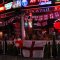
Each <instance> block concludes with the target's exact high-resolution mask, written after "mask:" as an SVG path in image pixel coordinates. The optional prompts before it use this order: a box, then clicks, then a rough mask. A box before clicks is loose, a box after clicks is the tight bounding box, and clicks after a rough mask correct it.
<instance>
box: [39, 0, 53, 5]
mask: <svg viewBox="0 0 60 60" xmlns="http://www.w3.org/2000/svg"><path fill="white" fill-rule="evenodd" d="M51 3H52V2H51V1H47V2H40V3H39V5H45V4H51Z"/></svg>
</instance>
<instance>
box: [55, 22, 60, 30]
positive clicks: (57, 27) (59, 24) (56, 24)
mask: <svg viewBox="0 0 60 60" xmlns="http://www.w3.org/2000/svg"><path fill="white" fill-rule="evenodd" d="M54 28H55V29H60V21H57V22H55V23H54Z"/></svg>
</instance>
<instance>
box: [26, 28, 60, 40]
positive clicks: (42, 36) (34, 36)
mask: <svg viewBox="0 0 60 60" xmlns="http://www.w3.org/2000/svg"><path fill="white" fill-rule="evenodd" d="M54 32H55V30H54V28H53V27H52V28H49V29H45V28H44V29H37V30H33V31H32V33H31V34H30V32H26V37H25V40H52V39H53V33H54ZM55 33H56V32H55ZM55 35H56V39H57V40H59V39H60V35H59V33H58V32H57V33H56V34H55Z"/></svg>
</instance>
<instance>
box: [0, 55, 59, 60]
mask: <svg viewBox="0 0 60 60" xmlns="http://www.w3.org/2000/svg"><path fill="white" fill-rule="evenodd" d="M0 60H60V59H53V58H52V59H40V58H24V57H20V56H9V55H0Z"/></svg>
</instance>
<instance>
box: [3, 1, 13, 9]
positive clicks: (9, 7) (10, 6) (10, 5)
mask: <svg viewBox="0 0 60 60" xmlns="http://www.w3.org/2000/svg"><path fill="white" fill-rule="evenodd" d="M4 6H5V9H6V10H8V9H11V8H12V2H10V3H7V4H5V5H4Z"/></svg>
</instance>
